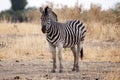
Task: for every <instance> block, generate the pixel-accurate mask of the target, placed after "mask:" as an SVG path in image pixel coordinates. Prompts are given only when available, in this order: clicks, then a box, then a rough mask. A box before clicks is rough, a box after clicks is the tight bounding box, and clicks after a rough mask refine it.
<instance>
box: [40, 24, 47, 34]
mask: <svg viewBox="0 0 120 80" xmlns="http://www.w3.org/2000/svg"><path fill="white" fill-rule="evenodd" d="M41 30H42V32H43V33H45V32H46V26H44V25H43V26H42V29H41Z"/></svg>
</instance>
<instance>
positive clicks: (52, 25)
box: [41, 7, 86, 72]
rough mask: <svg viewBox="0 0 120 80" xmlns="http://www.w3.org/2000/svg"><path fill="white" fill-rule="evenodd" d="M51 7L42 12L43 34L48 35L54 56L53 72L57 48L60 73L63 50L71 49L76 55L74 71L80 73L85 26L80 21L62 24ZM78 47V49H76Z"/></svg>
mask: <svg viewBox="0 0 120 80" xmlns="http://www.w3.org/2000/svg"><path fill="white" fill-rule="evenodd" d="M52 12H53V11H52V10H51V9H50V8H49V7H46V8H45V10H41V13H42V16H41V25H42V30H43V32H45V33H46V39H47V41H48V42H49V45H50V49H51V52H52V54H53V61H54V62H55V63H53V70H52V71H53V72H54V71H55V65H56V58H55V57H56V55H55V52H56V51H55V48H56V47H58V49H59V60H60V72H61V71H62V56H61V55H62V48H66V47H68V48H71V50H72V52H73V54H74V66H73V71H74V70H75V71H78V70H79V68H78V60H79V59H78V56H79V55H80V53H81V58H82V57H83V42H84V38H85V35H86V28H85V25H84V24H83V23H82V22H80V21H79V20H70V21H67V22H65V23H60V22H58V21H57V20H56V19H55V16H54V14H52ZM51 16H52V17H51ZM76 45H77V47H75V46H76Z"/></svg>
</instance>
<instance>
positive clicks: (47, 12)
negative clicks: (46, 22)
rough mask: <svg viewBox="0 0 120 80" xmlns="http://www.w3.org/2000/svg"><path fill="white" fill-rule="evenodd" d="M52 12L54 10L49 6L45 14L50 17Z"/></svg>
mask: <svg viewBox="0 0 120 80" xmlns="http://www.w3.org/2000/svg"><path fill="white" fill-rule="evenodd" d="M51 12H52V9H51V8H49V7H48V6H47V7H46V8H45V14H46V15H48V14H50V13H51Z"/></svg>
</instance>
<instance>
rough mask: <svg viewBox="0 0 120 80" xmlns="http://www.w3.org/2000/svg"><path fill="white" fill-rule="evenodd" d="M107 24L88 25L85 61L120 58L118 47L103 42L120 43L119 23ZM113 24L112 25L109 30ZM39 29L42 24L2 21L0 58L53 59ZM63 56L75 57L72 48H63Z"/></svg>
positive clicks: (67, 58)
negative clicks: (117, 25) (117, 26)
mask: <svg viewBox="0 0 120 80" xmlns="http://www.w3.org/2000/svg"><path fill="white" fill-rule="evenodd" d="M98 24H99V25H98ZM92 25H93V26H92ZM107 25H108V24H106V25H103V24H100V23H92V24H91V27H89V28H88V27H87V28H88V29H87V36H86V40H85V45H84V54H85V55H84V61H113V62H119V61H120V54H119V52H120V49H119V46H118V47H117V46H111V47H110V46H109V47H108V46H105V44H104V43H102V42H106V41H112V42H113V41H115V42H116V43H118V44H119V37H118V36H119V29H118V28H114V27H113V26H116V25H111V24H109V25H110V26H109V25H108V26H107ZM111 26H112V27H113V28H112V29H110V30H109V31H108V29H109V27H111ZM96 27H98V28H96ZM40 29H41V27H40V25H39V24H31V23H22V24H20V23H15V24H13V23H0V59H1V60H3V59H5V60H6V59H8V60H9V59H17V60H33V59H40V60H51V59H52V58H51V56H52V55H51V53H50V51H49V46H48V43H47V41H46V38H45V35H44V34H43V33H42V32H41V30H40ZM111 30H115V31H117V32H114V31H111ZM111 34H112V35H111ZM116 34H117V35H118V36H117V35H116ZM109 36H110V37H109ZM91 42H96V43H99V44H100V45H98V46H97V47H96V46H93V45H94V44H93V43H91ZM88 43H90V44H88ZM96 43H95V44H96ZM110 43H111V42H110ZM102 44H103V45H102ZM63 59H64V60H70V61H71V60H73V54H72V52H71V51H70V50H69V49H65V50H64V51H63Z"/></svg>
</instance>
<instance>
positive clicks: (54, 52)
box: [50, 45, 57, 73]
mask: <svg viewBox="0 0 120 80" xmlns="http://www.w3.org/2000/svg"><path fill="white" fill-rule="evenodd" d="M50 51H51V52H52V59H53V69H52V70H51V72H53V73H55V72H56V71H55V69H56V68H57V67H56V47H54V46H51V45H50Z"/></svg>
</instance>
